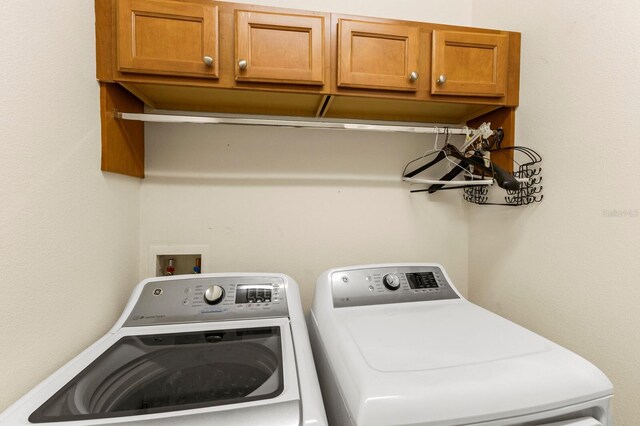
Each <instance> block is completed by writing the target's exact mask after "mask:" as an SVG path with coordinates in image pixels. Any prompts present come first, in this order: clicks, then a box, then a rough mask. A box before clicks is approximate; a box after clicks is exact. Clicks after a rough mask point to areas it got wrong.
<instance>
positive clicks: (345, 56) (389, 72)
mask: <svg viewBox="0 0 640 426" xmlns="http://www.w3.org/2000/svg"><path fill="white" fill-rule="evenodd" d="M419 33H420V31H419V29H418V27H414V26H410V25H396V24H383V23H377V22H365V21H355V20H351V19H340V20H338V86H339V87H359V88H368V89H382V90H402V91H414V92H415V91H417V90H418V78H419V74H418V53H419V48H418V41H419Z"/></svg>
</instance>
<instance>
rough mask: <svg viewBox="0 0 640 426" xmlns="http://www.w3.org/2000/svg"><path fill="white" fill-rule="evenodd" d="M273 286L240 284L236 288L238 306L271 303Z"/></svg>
mask: <svg viewBox="0 0 640 426" xmlns="http://www.w3.org/2000/svg"><path fill="white" fill-rule="evenodd" d="M272 291H273V286H272V285H271V284H240V285H238V286H237V287H236V304H239V303H265V302H271V293H272Z"/></svg>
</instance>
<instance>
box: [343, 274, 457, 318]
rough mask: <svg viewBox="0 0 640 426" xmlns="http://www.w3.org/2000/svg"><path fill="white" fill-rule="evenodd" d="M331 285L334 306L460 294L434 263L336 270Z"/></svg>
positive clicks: (436, 298) (416, 300) (455, 297)
mask: <svg viewBox="0 0 640 426" xmlns="http://www.w3.org/2000/svg"><path fill="white" fill-rule="evenodd" d="M331 288H332V293H333V306H334V307H335V308H343V307H349V306H364V305H381V304H386V303H403V302H421V301H430V300H443V299H459V298H460V297H459V296H458V294H457V293H456V292H455V290H453V288H452V287H451V285H450V284H449V282H447V279H446V278H445V275H444V274H443V273H442V270H441V269H440V268H438V267H436V266H398V267H384V268H367V269H350V270H344V271H337V272H334V273H333V274H332V275H331Z"/></svg>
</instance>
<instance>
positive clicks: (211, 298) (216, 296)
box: [204, 285, 224, 305]
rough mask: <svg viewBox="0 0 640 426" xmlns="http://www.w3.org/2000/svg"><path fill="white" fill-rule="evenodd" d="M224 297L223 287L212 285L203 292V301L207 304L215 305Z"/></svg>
mask: <svg viewBox="0 0 640 426" xmlns="http://www.w3.org/2000/svg"><path fill="white" fill-rule="evenodd" d="M222 299H224V288H222V287H220V286H219V285H212V286H211V287H209V288H208V289H207V291H205V292H204V301H205V303H207V304H209V305H217V304H218V303H220V302H221V301H222Z"/></svg>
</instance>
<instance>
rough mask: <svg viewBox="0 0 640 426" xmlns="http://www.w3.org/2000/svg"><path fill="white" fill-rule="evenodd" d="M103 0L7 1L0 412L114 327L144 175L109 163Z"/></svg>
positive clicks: (0, 144) (131, 271)
mask: <svg viewBox="0 0 640 426" xmlns="http://www.w3.org/2000/svg"><path fill="white" fill-rule="evenodd" d="M93 26H94V12H93V2H91V1H86V0H74V1H71V0H66V1H48V0H33V1H29V2H22V1H2V2H0V52H2V60H0V75H2V78H0V149H1V154H0V200H2V207H0V289H1V290H2V297H0V320H1V322H2V327H0V342H1V343H0V366H2V368H0V411H2V410H3V409H4V408H6V406H7V405H8V404H10V403H11V402H13V401H14V400H16V399H17V398H18V397H20V396H21V395H22V394H24V393H25V392H26V391H27V390H28V389H30V388H32V387H33V386H34V385H36V384H37V383H38V382H39V381H40V380H42V379H44V378H45V377H46V376H47V375H48V374H50V373H51V372H53V371H54V370H55V369H56V368H58V367H60V366H61V365H62V364H63V363H65V362H66V361H68V360H69V359H71V358H72V357H73V356H75V355H76V354H77V353H78V352H80V351H81V350H82V349H83V348H85V347H86V346H88V345H89V344H90V343H91V342H92V341H94V340H95V339H97V338H98V337H100V336H101V335H103V334H104V333H105V331H106V330H107V329H108V328H109V327H111V325H112V324H113V322H114V321H115V319H116V317H117V316H118V315H119V313H120V312H121V310H122V308H123V306H124V302H125V300H126V298H127V297H128V294H129V291H130V289H131V288H132V286H133V285H135V284H136V278H137V253H138V214H139V182H138V181H137V180H135V179H128V178H124V177H119V176H114V175H109V174H102V173H101V172H100V120H99V97H98V84H97V83H96V81H95V65H94V64H95V50H94V44H95V41H94V40H95V38H94V30H93Z"/></svg>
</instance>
